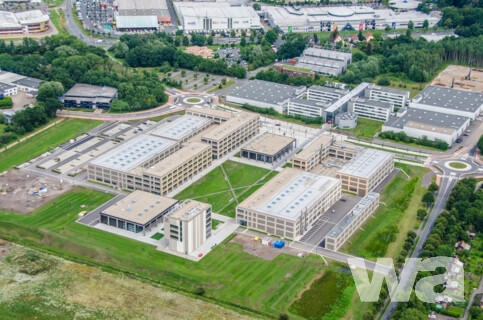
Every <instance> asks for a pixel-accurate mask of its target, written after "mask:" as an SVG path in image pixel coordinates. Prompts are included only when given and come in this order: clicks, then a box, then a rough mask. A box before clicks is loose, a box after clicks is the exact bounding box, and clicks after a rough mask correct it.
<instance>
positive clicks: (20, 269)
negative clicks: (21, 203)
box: [0, 240, 251, 320]
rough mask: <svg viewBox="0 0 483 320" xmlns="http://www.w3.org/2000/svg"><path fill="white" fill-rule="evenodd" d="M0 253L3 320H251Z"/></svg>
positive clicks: (43, 258)
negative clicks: (0, 254) (0, 255)
mask: <svg viewBox="0 0 483 320" xmlns="http://www.w3.org/2000/svg"><path fill="white" fill-rule="evenodd" d="M0 241H1V240H0ZM0 249H3V250H5V251H7V254H6V256H5V258H3V259H2V257H0V283H2V289H3V290H1V291H0V301H1V302H0V310H1V312H2V315H1V318H2V319H200V320H203V319H227V318H229V319H235V318H236V319H251V318H250V317H248V316H245V315H242V314H239V313H236V312H233V311H231V310H227V309H224V308H222V307H220V306H217V305H215V304H212V303H209V302H206V301H203V300H200V299H195V298H193V297H190V296H186V295H183V294H180V293H177V292H174V291H170V290H166V289H164V288H159V287H157V286H152V285H149V284H146V283H143V282H140V281H136V280H133V279H129V278H126V277H123V276H119V275H114V274H111V273H107V272H103V271H101V270H100V269H98V268H93V267H89V266H86V265H82V264H77V263H73V262H69V261H65V260H63V259H59V258H55V257H52V256H49V255H45V254H42V253H39V252H37V251H33V250H30V249H27V248H24V247H21V246H17V245H14V244H11V243H8V242H3V243H0ZM181 306H182V307H181Z"/></svg>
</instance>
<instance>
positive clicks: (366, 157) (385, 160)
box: [336, 149, 394, 196]
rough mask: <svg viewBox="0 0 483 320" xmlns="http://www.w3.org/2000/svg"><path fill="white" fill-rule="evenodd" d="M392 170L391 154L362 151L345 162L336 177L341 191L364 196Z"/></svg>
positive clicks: (378, 151)
mask: <svg viewBox="0 0 483 320" xmlns="http://www.w3.org/2000/svg"><path fill="white" fill-rule="evenodd" d="M393 170H394V154H393V153H389V152H385V151H380V150H376V149H364V150H363V151H361V152H360V153H359V154H357V155H356V156H355V157H354V158H353V159H351V160H350V161H349V162H347V163H346V164H345V165H344V166H343V167H342V168H341V169H340V170H339V171H338V172H337V175H336V177H337V178H338V179H340V180H341V181H342V190H344V191H347V192H351V193H355V194H357V195H359V196H365V195H366V194H368V193H369V192H371V191H373V190H374V188H375V187H377V186H378V185H379V183H381V182H382V181H383V180H384V179H385V178H386V177H387V176H388V175H389V174H390V173H391V172H392V171H393Z"/></svg>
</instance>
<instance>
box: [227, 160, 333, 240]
mask: <svg viewBox="0 0 483 320" xmlns="http://www.w3.org/2000/svg"><path fill="white" fill-rule="evenodd" d="M341 194H342V193H341V182H340V181H339V180H337V179H334V178H330V177H325V176H321V175H317V174H313V173H309V172H304V171H300V170H297V169H293V168H285V169H284V170H283V171H282V172H280V173H279V174H277V175H276V176H275V177H274V178H272V179H271V180H270V181H269V182H267V183H266V184H265V185H263V186H262V187H261V188H260V189H258V190H257V191H255V193H253V194H252V195H250V196H249V197H248V198H247V199H245V200H244V201H243V202H242V203H240V204H239V205H238V206H237V209H236V221H237V223H238V224H240V225H242V226H246V227H248V228H251V229H255V230H258V231H262V232H267V233H269V234H274V235H278V236H280V237H285V238H289V239H295V238H296V237H298V236H300V235H303V234H304V233H305V232H306V231H307V230H309V229H310V227H311V226H312V225H313V223H314V222H315V221H317V219H319V218H320V217H321V216H322V214H323V213H324V212H325V211H326V210H327V209H329V208H330V207H331V206H332V205H333V204H334V203H335V202H336V201H337V200H338V199H339V198H340V197H341Z"/></svg>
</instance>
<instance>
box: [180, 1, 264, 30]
mask: <svg viewBox="0 0 483 320" xmlns="http://www.w3.org/2000/svg"><path fill="white" fill-rule="evenodd" d="M174 9H175V11H176V14H177V15H178V18H179V20H180V26H181V27H182V28H183V30H184V31H185V32H191V31H195V32H196V31H203V32H210V31H212V30H214V31H227V30H248V29H259V28H262V24H261V23H260V17H259V16H258V14H257V13H256V12H255V10H254V9H253V7H251V6H231V5H230V3H228V2H174Z"/></svg>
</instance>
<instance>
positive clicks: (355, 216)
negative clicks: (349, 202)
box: [324, 192, 380, 251]
mask: <svg viewBox="0 0 483 320" xmlns="http://www.w3.org/2000/svg"><path fill="white" fill-rule="evenodd" d="M379 198H380V195H379V193H376V192H369V193H368V194H367V195H366V196H365V197H364V198H362V199H361V201H359V203H358V204H357V205H356V206H355V207H354V208H353V209H352V210H351V211H350V212H349V213H348V214H347V215H346V216H345V217H344V218H343V219H342V220H341V221H339V222H338V223H337V224H336V225H335V227H334V228H332V230H331V231H330V232H329V234H328V235H327V237H326V238H325V241H324V247H325V248H326V249H328V250H332V251H338V250H339V249H340V247H341V246H342V245H343V244H344V243H345V242H346V241H347V240H348V239H349V238H350V237H351V236H352V235H353V234H354V232H356V231H357V230H358V229H359V228H360V227H361V226H362V225H363V224H364V222H365V221H366V220H367V218H369V216H370V215H371V214H373V213H374V212H375V211H376V210H377V208H378V207H379Z"/></svg>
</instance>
